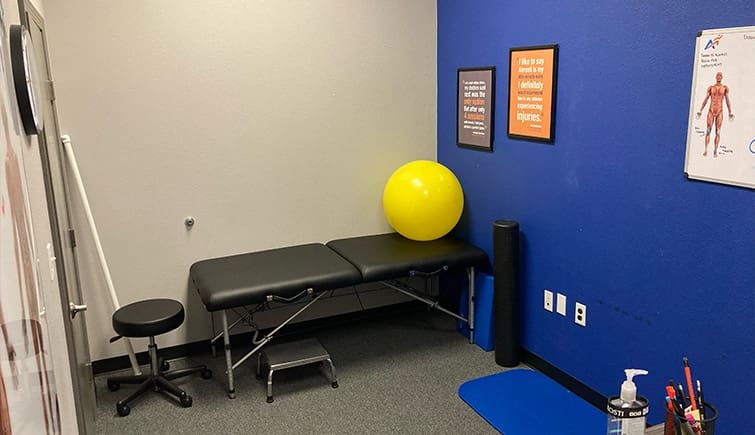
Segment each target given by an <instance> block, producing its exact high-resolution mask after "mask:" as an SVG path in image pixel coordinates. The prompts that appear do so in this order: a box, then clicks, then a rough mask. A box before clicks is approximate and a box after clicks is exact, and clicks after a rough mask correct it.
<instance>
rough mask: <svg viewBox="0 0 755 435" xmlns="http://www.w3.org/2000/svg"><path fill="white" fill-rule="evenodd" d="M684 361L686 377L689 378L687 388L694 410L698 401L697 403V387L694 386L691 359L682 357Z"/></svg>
mask: <svg viewBox="0 0 755 435" xmlns="http://www.w3.org/2000/svg"><path fill="white" fill-rule="evenodd" d="M682 363H684V377H685V378H687V390H688V391H689V404H690V406H691V407H692V409H693V410H695V409H697V403H695V389H694V388H693V387H692V372H691V371H690V369H689V361H687V357H684V358H682Z"/></svg>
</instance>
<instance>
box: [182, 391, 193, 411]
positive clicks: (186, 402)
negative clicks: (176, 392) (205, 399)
mask: <svg viewBox="0 0 755 435" xmlns="http://www.w3.org/2000/svg"><path fill="white" fill-rule="evenodd" d="M191 403H192V400H191V396H189V395H188V394H186V395H183V396H181V406H183V407H184V408H190V407H191Z"/></svg>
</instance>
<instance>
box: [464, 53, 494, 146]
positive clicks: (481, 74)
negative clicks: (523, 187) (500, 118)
mask: <svg viewBox="0 0 755 435" xmlns="http://www.w3.org/2000/svg"><path fill="white" fill-rule="evenodd" d="M456 95H457V97H456V145H458V146H460V147H464V148H472V149H478V150H484V151H493V120H494V119H495V116H494V113H493V111H494V109H495V104H494V103H495V101H494V100H495V67H493V66H488V67H478V68H459V69H458V70H457V72H456Z"/></svg>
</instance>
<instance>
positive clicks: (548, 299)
mask: <svg viewBox="0 0 755 435" xmlns="http://www.w3.org/2000/svg"><path fill="white" fill-rule="evenodd" d="M543 308H545V310H546V311H550V312H551V313H552V312H553V292H552V291H550V290H548V289H545V290H543Z"/></svg>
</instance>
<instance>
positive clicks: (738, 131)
mask: <svg viewBox="0 0 755 435" xmlns="http://www.w3.org/2000/svg"><path fill="white" fill-rule="evenodd" d="M753 77H755V27H753V26H751V27H732V28H728V29H713V30H703V31H701V32H700V33H698V35H697V40H696V43H695V60H694V64H693V72H692V91H691V96H690V100H689V118H688V126H687V150H686V153H685V159H684V174H685V175H686V176H687V178H691V179H697V180H704V181H711V182H714V183H722V184H731V185H734V186H741V187H748V188H750V189H755V81H753V79H752V78H753Z"/></svg>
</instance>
